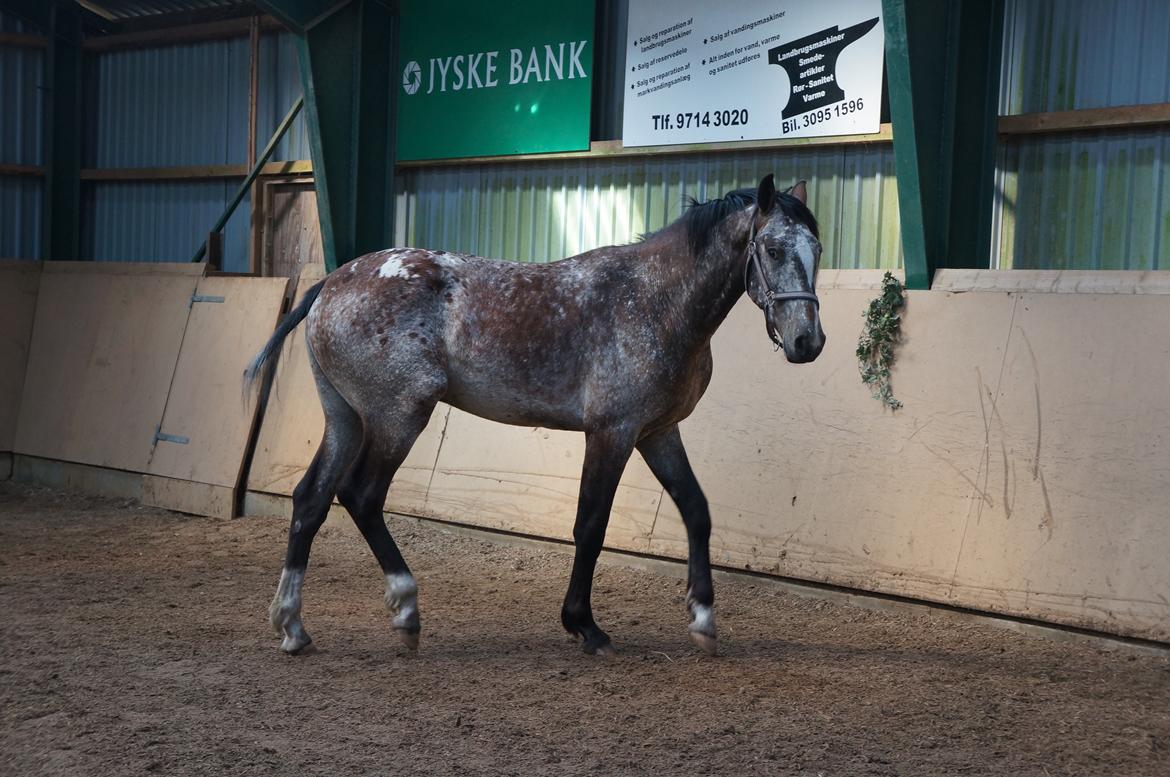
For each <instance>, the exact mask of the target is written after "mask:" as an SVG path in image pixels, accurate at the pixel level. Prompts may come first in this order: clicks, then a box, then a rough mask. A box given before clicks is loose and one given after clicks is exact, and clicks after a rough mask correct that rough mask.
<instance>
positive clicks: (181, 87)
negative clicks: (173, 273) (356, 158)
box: [82, 33, 308, 271]
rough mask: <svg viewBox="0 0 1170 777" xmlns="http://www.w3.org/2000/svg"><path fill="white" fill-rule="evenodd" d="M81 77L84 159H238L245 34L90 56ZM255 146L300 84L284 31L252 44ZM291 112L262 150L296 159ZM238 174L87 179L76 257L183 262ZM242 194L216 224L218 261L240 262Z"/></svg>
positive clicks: (242, 144) (95, 162)
mask: <svg viewBox="0 0 1170 777" xmlns="http://www.w3.org/2000/svg"><path fill="white" fill-rule="evenodd" d="M95 59H96V73H94V74H92V75H91V78H90V85H91V89H92V90H93V91H94V94H92V95H90V97H89V103H90V105H92V106H93V109H94V115H93V118H92V120H91V121H90V123H89V124H88V125H87V133H88V135H87V142H86V159H85V162H84V164H85V166H86V167H97V168H110V167H120V168H125V167H180V166H195V165H242V164H244V163H245V162H246V159H247V135H248V40H247V38H234V39H231V40H224V41H208V42H203V43H193V44H186V45H181V46H167V47H165V48H152V49H134V50H128V51H114V52H109V53H105V54H101V55H98V56H97V57H96V58H95ZM260 62H261V70H260V93H259V95H258V100H257V106H258V113H257V121H256V136H257V140H256V144H257V153H259V151H260V150H261V149H263V147H264V145H265V144H266V143H267V142H268V139H269V138H270V137H271V135H272V132H273V131H274V130H275V129H276V126H277V124H279V123H280V120H281V119H282V118H284V115H285V114H286V113H287V112H288V109H289V108H290V107H291V106H292V103H293V102H294V101H295V100H296V98H297V97H298V96H299V95H300V81H299V79H298V75H297V67H296V52H295V51H294V49H293V45H292V36H291V35H289V34H287V33H280V34H265V35H264V36H262V38H261V47H260ZM306 158H308V144H307V139H306V137H305V131H304V124H303V121H302V120H301V119H300V118H298V119H297V122H296V123H295V124H294V126H293V127H292V128H291V129H290V131H289V133H288V135H286V137H285V139H284V140H283V141H282V142H281V144H280V146H279V147H278V148H277V152H276V154H275V155H274V159H306ZM241 180H242V179H239V178H231V179H217V180H208V181H168V182H157V181H124V182H122V181H119V182H93V183H88V184H87V185H86V186H85V187H84V192H83V200H84V207H83V214H84V215H83V227H82V229H83V231H82V234H83V248H82V251H83V258H86V259H95V260H97V261H142V262H174V261H187V260H188V259H190V257H191V255H192V254H193V253H194V251H195V249H196V248H198V246H199V245H200V243H202V242H203V241H204V240H205V239H206V238H207V233H208V231H210V229H211V227H212V225H214V223H215V221H216V219H218V218H219V216H220V214H221V213H222V212H223V209H224V208H225V207H226V206H227V203H228V201H229V200H230V199H231V197H232V195H234V194H235V191H236V189H237V187H238V186H239V185H240V183H241ZM250 218H251V203H250V202H249V201H248V200H247V199H245V200H244V202H243V203H241V204H240V206H239V207H238V208H237V209H236V212H235V213H234V214H233V216H232V218H231V220H230V221H229V222H228V225H227V228H226V229H225V230H224V269H225V270H229V271H245V270H247V267H248V232H249V221H250Z"/></svg>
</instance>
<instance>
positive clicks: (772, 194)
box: [756, 173, 776, 214]
mask: <svg viewBox="0 0 1170 777" xmlns="http://www.w3.org/2000/svg"><path fill="white" fill-rule="evenodd" d="M756 207H757V208H758V209H759V211H760V213H764V214H767V213H771V212H772V208H774V207H776V181H775V180H773V178H772V174H771V173H768V174H767V175H766V176H764V180H762V181H760V188H759V190H757V191H756Z"/></svg>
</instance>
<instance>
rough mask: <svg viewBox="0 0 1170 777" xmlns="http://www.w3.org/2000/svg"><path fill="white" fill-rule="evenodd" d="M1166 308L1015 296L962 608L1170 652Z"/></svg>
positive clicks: (963, 564)
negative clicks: (972, 606)
mask: <svg viewBox="0 0 1170 777" xmlns="http://www.w3.org/2000/svg"><path fill="white" fill-rule="evenodd" d="M1168 329H1170V298H1168V297H1165V296H1162V297H1157V296H1138V297H1118V296H1116V295H1105V294H1102V295H1097V294H1081V295H1067V294H1024V295H1021V296H1019V303H1018V305H1017V308H1016V314H1015V320H1014V321H1013V326H1012V335H1011V341H1010V343H1009V345H1008V349H1007V354H1006V358H1005V360H1004V367H1003V378H1002V381H1001V383H1000V387H999V391H998V392H996V393H995V394H993V395H989V396H988V397H987V407H988V413H989V421H990V422H989V423H988V431H987V437H986V443H985V445H986V449H987V450H986V453H985V458H984V461H983V471H981V472H980V474H979V476H977V478H976V479H977V480H979V481H980V482H982V483H984V486H983V487H984V488H985V490H986V491H987V492H988V493H989V494H993V495H995V504H994V505H986V506H983V507H982V509H980V510H977V511H976V512H974V513H973V515H972V516H971V518H970V519H969V520H968V526H967V529H966V542H965V543H964V544H963V548H962V554H961V556H960V557H959V559H958V562H957V564H956V569H955V578H954V590H953V591H952V592H951V593H950V597H951V598H952V599H955V600H964V601H975V602H979V603H980V606H981V609H988V610H993V611H997V612H1011V613H1015V614H1019V615H1025V616H1028V617H1036V618H1042V619H1045V620H1056V621H1059V622H1061V623H1067V624H1072V625H1075V626H1084V627H1087V628H1094V629H1101V630H1104V631H1118V632H1120V633H1124V634H1128V635H1130V636H1135V637H1145V638H1148V639H1156V640H1163V641H1170V566H1168V564H1167V559H1170V521H1168V520H1167V517H1168V514H1170V513H1168V509H1170V393H1167V391H1166V388H1167V386H1170V342H1168V341H1167V339H1166V332H1167V331H1168Z"/></svg>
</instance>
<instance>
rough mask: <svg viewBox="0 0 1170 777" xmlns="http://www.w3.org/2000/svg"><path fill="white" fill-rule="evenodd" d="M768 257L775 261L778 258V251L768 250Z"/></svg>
mask: <svg viewBox="0 0 1170 777" xmlns="http://www.w3.org/2000/svg"><path fill="white" fill-rule="evenodd" d="M768 256H770V257H772V258H773V259H775V258H776V249H775V248H769V249H768Z"/></svg>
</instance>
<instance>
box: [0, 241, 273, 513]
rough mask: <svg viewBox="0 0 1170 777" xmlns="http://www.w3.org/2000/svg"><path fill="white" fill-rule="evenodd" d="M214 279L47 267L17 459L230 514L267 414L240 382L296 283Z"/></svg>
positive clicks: (157, 499) (194, 267) (90, 266)
mask: <svg viewBox="0 0 1170 777" xmlns="http://www.w3.org/2000/svg"><path fill="white" fill-rule="evenodd" d="M203 273H204V265H200V264H167V263H158V264H146V263H106V262H101V263H95V262H51V263H47V264H44V265H43V266H42V270H41V277H40V288H39V293H38V294H37V295H36V303H35V315H34V318H33V325H32V334H31V348H30V351H29V355H28V359H27V370H26V371H24V376H23V379H22V380H21V381H20V384H21V386H22V388H21V389H20V393H19V396H20V397H21V399H20V402H19V412H18V413H17V415H16V420H15V432H14V434H13V442H12V447H11V450H12V451H14V452H15V453H16V454H17V456H18V457H25V458H27V459H31V460H51V461H57V462H68V463H71V464H76V465H85V466H88V467H98V468H102V469H104V470H113V471H118V472H127V473H134V474H137V475H140V476H141V480H140V482H139V483H138V485H137V489H136V490H135V492H134V493H136V494H139V495H140V496H141V498H142V499H143V501H144V502H146V503H148V504H154V505H158V506H162V507H169V508H173V509H178V510H185V511H187V512H197V513H205V514H208V515H219V516H225V517H227V516H231V515H232V514H233V512H234V505H235V495H236V493H237V489H238V486H239V479H240V473H241V470H242V467H243V462H244V458H245V451H246V449H247V445H248V442H249V438H250V434H251V431H252V428H253V423H254V420H255V417H256V408H255V407H254V406H253V405H249V404H246V403H245V401H244V397H243V391H242V385H241V380H240V377H241V375H242V373H243V370H244V366H245V364H246V363H247V361H248V359H250V358H251V354H254V353H255V352H256V351H257V350H259V348H260V346H261V345H263V343H264V341H265V340H266V339H267V337H268V336H269V335H270V334H271V331H272V327H273V326H274V325H275V323H276V320H277V316H278V315H279V313H280V307H281V304H282V301H283V299H284V290H285V286H286V285H287V281H286V280H285V279H283V278H275V279H274V278H222V277H218V278H217V277H203ZM4 358H7V357H4ZM6 385H7V384H6V383H5V384H0V386H2V387H5V390H7V388H6ZM2 439H3V438H0V441H2ZM16 463H17V465H18V467H19V464H20V461H19V458H18V461H17V462H16ZM85 482H93V480H92V478H91V479H90V480H88V481H85Z"/></svg>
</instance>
